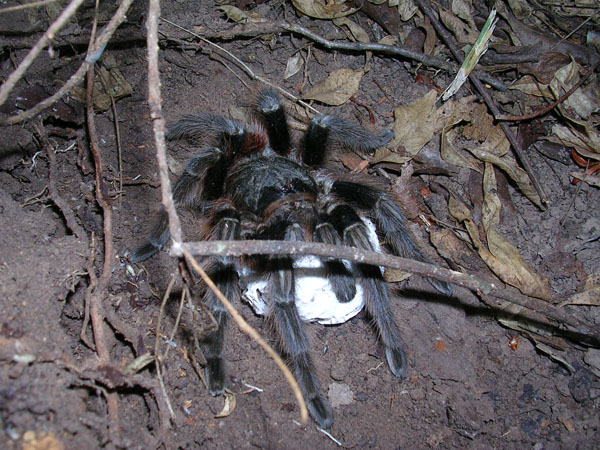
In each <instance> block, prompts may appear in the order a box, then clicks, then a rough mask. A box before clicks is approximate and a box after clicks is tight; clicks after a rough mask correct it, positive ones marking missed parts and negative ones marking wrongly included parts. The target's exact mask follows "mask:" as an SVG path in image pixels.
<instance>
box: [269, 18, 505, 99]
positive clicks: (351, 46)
mask: <svg viewBox="0 0 600 450" xmlns="http://www.w3.org/2000/svg"><path fill="white" fill-rule="evenodd" d="M279 26H280V27H281V28H283V29H284V30H286V31H290V32H292V33H296V34H300V35H302V36H304V37H306V38H308V39H310V40H312V41H314V42H316V43H318V44H320V45H322V46H323V47H325V48H327V49H329V50H344V51H351V52H373V53H377V54H382V55H391V56H401V57H402V58H406V59H411V60H414V61H418V62H420V63H421V64H424V65H425V66H429V67H436V68H438V69H442V70H445V71H446V72H449V73H451V74H455V73H457V72H458V69H459V68H458V66H456V65H455V64H449V63H447V62H445V61H442V60H439V59H437V58H432V57H431V56H427V55H426V54H424V53H420V52H415V51H412V50H408V49H406V48H403V47H399V46H395V45H385V44H373V43H369V42H334V41H330V40H327V39H325V38H324V37H321V36H319V35H318V34H316V33H313V32H312V31H310V30H307V29H306V28H304V27H301V26H300V25H296V24H291V23H286V22H283V23H280V24H279ZM477 74H478V76H480V77H481V79H482V80H484V81H485V82H486V83H488V84H489V85H490V86H493V87H494V88H495V89H497V90H499V91H506V89H507V87H506V86H505V85H504V84H503V83H502V82H500V81H498V80H496V79H495V78H493V77H491V76H490V75H488V74H485V73H482V72H477Z"/></svg>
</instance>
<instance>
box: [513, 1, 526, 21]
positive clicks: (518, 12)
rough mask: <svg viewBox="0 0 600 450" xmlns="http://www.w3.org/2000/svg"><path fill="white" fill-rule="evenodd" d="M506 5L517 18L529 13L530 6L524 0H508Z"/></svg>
mask: <svg viewBox="0 0 600 450" xmlns="http://www.w3.org/2000/svg"><path fill="white" fill-rule="evenodd" d="M508 6H510V9H511V10H512V12H513V14H514V15H515V16H516V17H517V19H525V18H527V17H529V16H530V15H531V8H530V7H529V5H528V4H527V2H526V1H525V0H508Z"/></svg>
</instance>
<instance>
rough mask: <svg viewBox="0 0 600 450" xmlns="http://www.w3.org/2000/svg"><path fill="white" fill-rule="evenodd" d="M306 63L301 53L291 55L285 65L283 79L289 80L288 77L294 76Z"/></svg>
mask: <svg viewBox="0 0 600 450" xmlns="http://www.w3.org/2000/svg"><path fill="white" fill-rule="evenodd" d="M303 65H304V59H302V57H301V56H300V53H296V54H295V55H294V56H291V57H290V58H288V60H287V64H286V65H285V72H284V74H283V79H284V80H287V79H288V78H291V77H293V76H294V75H296V74H297V73H298V72H300V71H301V70H302V66H303Z"/></svg>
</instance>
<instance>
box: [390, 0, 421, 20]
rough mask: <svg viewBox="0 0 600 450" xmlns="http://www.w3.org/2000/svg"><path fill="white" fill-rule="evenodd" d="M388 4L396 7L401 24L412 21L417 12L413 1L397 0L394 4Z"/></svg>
mask: <svg viewBox="0 0 600 450" xmlns="http://www.w3.org/2000/svg"><path fill="white" fill-rule="evenodd" d="M394 3H396V4H394ZM389 4H390V6H398V14H400V20H402V21H403V22H406V21H408V20H410V19H412V18H413V16H414V15H415V14H416V13H417V11H418V10H419V8H417V5H415V2H414V1H413V0H397V1H396V2H394V1H393V0H390V3H389Z"/></svg>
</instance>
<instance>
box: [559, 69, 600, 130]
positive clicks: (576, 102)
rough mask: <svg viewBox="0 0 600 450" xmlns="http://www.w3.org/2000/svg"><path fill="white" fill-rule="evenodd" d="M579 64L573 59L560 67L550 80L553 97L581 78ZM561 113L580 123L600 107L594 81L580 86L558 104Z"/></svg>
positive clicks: (599, 96) (562, 92)
mask: <svg viewBox="0 0 600 450" xmlns="http://www.w3.org/2000/svg"><path fill="white" fill-rule="evenodd" d="M580 70H581V66H579V64H577V63H576V62H575V61H571V63H570V64H569V65H567V66H564V67H562V68H560V69H559V70H558V71H557V72H556V74H555V76H554V78H553V79H552V81H551V82H550V89H551V90H552V93H553V94H554V96H555V98H559V97H560V96H561V95H563V94H564V93H565V92H567V91H568V90H569V89H571V88H572V87H573V86H575V85H576V84H577V82H578V81H579V80H580V79H581V76H580V75H579V72H580ZM558 107H559V109H560V111H561V113H562V114H563V115H564V116H565V117H567V118H568V119H570V120H572V121H573V122H576V123H579V124H582V123H581V122H582V121H587V120H588V119H589V118H590V116H591V115H592V113H594V112H596V111H598V110H599V109H600V95H599V93H598V88H597V86H596V83H589V84H588V85H587V86H586V87H580V88H579V89H577V90H576V91H575V92H573V93H572V94H571V95H569V97H567V99H566V100H565V101H564V102H562V103H561V104H560V105H559V106H558Z"/></svg>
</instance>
